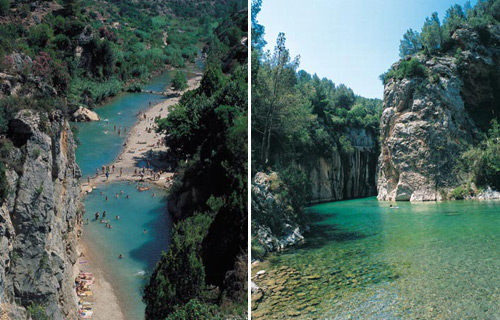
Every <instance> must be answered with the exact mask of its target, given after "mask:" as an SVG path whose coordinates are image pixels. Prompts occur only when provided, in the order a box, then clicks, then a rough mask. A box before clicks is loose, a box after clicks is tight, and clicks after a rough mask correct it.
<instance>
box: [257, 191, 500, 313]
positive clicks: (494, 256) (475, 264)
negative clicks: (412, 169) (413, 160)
mask: <svg viewBox="0 0 500 320" xmlns="http://www.w3.org/2000/svg"><path fill="white" fill-rule="evenodd" d="M397 206H398V207H399V208H389V203H386V202H385V203H384V202H378V201H377V200H376V199H375V198H366V199H358V200H350V201H341V202H333V203H326V204H321V205H316V206H313V207H310V208H308V213H309V216H310V217H311V219H312V220H313V223H312V228H311V230H310V234H309V236H308V241H307V242H306V243H305V244H303V245H301V246H300V247H297V248H294V249H292V250H289V251H287V252H285V253H282V254H276V255H273V256H272V257H271V259H270V265H269V266H268V268H267V270H268V272H269V273H271V277H264V278H263V279H259V280H257V281H258V284H259V285H261V286H266V285H267V286H268V287H269V288H271V289H272V290H271V293H270V294H269V295H268V296H267V297H265V298H264V299H263V301H262V303H261V304H260V305H258V311H259V313H258V315H261V316H262V315H265V314H267V316H266V318H289V317H290V316H292V315H293V316H296V317H297V318H303V319H307V318H321V319H500V254H499V252H500V202H479V201H455V202H443V203H408V202H404V203H399V202H398V203H397ZM269 278H274V279H277V282H279V283H278V284H274V283H273V282H272V281H270V280H269ZM277 286H282V287H279V288H278V287H277Z"/></svg>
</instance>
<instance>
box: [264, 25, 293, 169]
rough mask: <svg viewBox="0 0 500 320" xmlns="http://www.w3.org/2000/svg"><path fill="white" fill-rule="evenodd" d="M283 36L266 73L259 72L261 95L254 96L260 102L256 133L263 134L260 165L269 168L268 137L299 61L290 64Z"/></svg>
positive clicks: (290, 87)
mask: <svg viewBox="0 0 500 320" xmlns="http://www.w3.org/2000/svg"><path fill="white" fill-rule="evenodd" d="M285 41H286V39H285V34H284V33H280V34H279V35H278V39H277V40H276V47H275V48H274V54H273V55H272V56H271V57H270V58H269V61H268V66H269V68H268V69H267V70H262V72H261V74H262V76H263V77H264V78H263V79H262V81H261V83H262V86H261V88H260V89H261V91H260V92H259V93H257V97H258V98H259V99H260V101H256V102H257V103H256V105H258V107H257V113H259V114H257V115H256V116H257V117H259V118H260V120H261V126H262V128H259V129H257V128H256V129H257V130H259V131H261V133H262V143H261V145H260V157H259V158H260V161H261V163H262V164H263V165H266V164H268V162H269V154H270V150H271V137H272V135H273V131H274V129H275V127H276V122H277V120H278V119H277V118H279V117H280V114H281V111H282V109H283V108H284V107H286V106H287V105H288V104H287V100H288V98H290V95H288V94H289V93H290V90H291V91H293V90H294V89H293V88H294V84H295V83H296V82H297V77H296V74H295V70H296V69H297V67H298V65H299V57H296V58H295V59H294V60H293V61H291V59H290V54H289V52H288V49H286V47H285Z"/></svg>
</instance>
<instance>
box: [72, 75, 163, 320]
mask: <svg viewBox="0 0 500 320" xmlns="http://www.w3.org/2000/svg"><path fill="white" fill-rule="evenodd" d="M169 82H170V73H168V72H167V73H165V74H163V75H161V76H158V77H155V78H153V79H152V81H151V82H150V83H149V84H148V85H147V86H145V89H147V90H154V91H163V89H164V88H165V86H166V85H168V83H169ZM161 99H165V98H164V97H162V96H159V95H153V94H147V93H123V94H120V95H119V96H117V97H115V98H113V99H111V100H110V101H109V102H108V103H107V104H106V105H104V106H102V107H99V108H96V109H95V111H96V112H97V113H98V114H99V117H100V118H101V119H102V120H104V119H108V120H109V122H105V121H99V122H87V123H78V124H77V125H78V127H79V130H78V134H77V138H78V140H79V145H78V146H77V149H76V158H77V163H78V164H79V166H80V168H81V170H82V174H83V179H84V180H85V179H86V177H87V176H88V175H94V174H95V169H96V168H101V166H102V165H106V164H110V163H112V162H113V161H114V160H115V159H116V158H117V157H118V155H119V153H120V152H121V150H122V145H123V142H124V141H125V139H126V136H127V135H126V134H124V133H122V134H121V135H120V136H119V135H118V134H117V132H114V130H113V126H114V125H116V126H117V127H119V126H122V128H123V126H127V129H128V130H130V127H132V126H133V125H134V124H135V123H136V121H137V118H136V114H137V113H138V112H139V111H140V110H145V109H146V108H147V107H148V105H149V102H151V103H156V102H158V101H159V100H161ZM122 130H123V129H122ZM106 131H107V133H106ZM127 133H128V131H127ZM122 190H123V192H124V193H123V194H121V195H120V197H119V198H118V199H117V198H115V194H116V193H118V194H120V191H122ZM101 191H102V192H103V193H104V194H103V195H101V194H100V192H101ZM153 192H154V193H155V194H156V196H155V197H152V196H151V195H152V193H153ZM127 194H128V195H129V196H130V198H129V199H126V198H125V196H126V195H127ZM106 195H107V196H108V201H105V196H106ZM84 202H85V206H86V213H85V216H84V219H87V218H88V219H89V221H90V223H89V225H84V232H83V236H82V237H83V238H84V242H85V243H86V244H87V245H88V246H89V248H87V249H88V250H92V253H93V256H94V257H96V260H98V261H99V265H100V266H102V271H103V273H104V275H105V278H106V280H107V281H108V282H110V283H111V285H112V286H113V289H114V290H115V293H116V294H117V296H118V299H119V302H120V303H121V306H122V307H123V308H124V314H125V315H126V317H127V319H134V320H135V319H143V318H144V307H145V306H144V304H143V303H142V288H143V286H144V284H145V282H146V281H147V279H148V276H149V275H150V273H151V271H152V269H153V267H154V265H155V263H156V262H157V261H158V260H159V258H160V256H161V252H162V250H167V249H168V245H169V237H170V230H171V226H172V223H171V219H170V216H169V215H168V213H167V209H166V194H165V193H164V191H162V190H159V189H156V188H152V189H151V190H149V191H145V192H139V191H137V190H136V185H135V184H128V183H126V182H120V183H110V184H106V185H103V186H100V187H99V188H98V189H96V190H94V192H92V193H91V194H89V195H87V196H86V197H85V199H84ZM104 210H105V211H106V212H107V217H106V219H109V220H111V224H112V226H113V228H112V229H108V228H105V225H104V224H100V223H99V222H98V221H95V220H94V213H95V212H96V211H99V212H100V213H101V214H102V211H104ZM116 215H119V216H120V219H119V220H116V219H115V216H116ZM144 229H147V235H145V234H144V233H143V230H144ZM120 254H122V255H123V256H124V259H118V256H119V255H120Z"/></svg>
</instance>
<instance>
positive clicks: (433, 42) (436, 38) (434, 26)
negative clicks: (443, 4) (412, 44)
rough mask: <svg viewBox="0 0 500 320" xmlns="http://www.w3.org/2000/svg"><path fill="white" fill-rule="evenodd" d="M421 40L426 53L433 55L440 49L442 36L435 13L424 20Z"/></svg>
mask: <svg viewBox="0 0 500 320" xmlns="http://www.w3.org/2000/svg"><path fill="white" fill-rule="evenodd" d="M421 39H422V45H423V47H424V50H425V51H426V53H433V52H436V51H437V50H439V49H441V45H442V43H443V36H442V30H441V23H440V21H439V18H438V14H437V12H434V13H433V14H432V16H431V17H430V18H429V17H427V18H426V19H425V23H424V26H423V27H422V33H421Z"/></svg>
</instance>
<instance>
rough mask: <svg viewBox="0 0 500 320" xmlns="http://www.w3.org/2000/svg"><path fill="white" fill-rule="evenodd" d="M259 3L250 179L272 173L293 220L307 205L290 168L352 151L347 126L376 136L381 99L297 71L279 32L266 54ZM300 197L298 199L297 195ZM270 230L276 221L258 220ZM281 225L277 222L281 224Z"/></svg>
mask: <svg viewBox="0 0 500 320" xmlns="http://www.w3.org/2000/svg"><path fill="white" fill-rule="evenodd" d="M260 5H261V1H253V2H252V69H251V74H252V175H254V174H255V173H256V172H257V171H277V172H279V176H280V179H281V182H282V183H281V184H280V185H281V186H282V187H280V188H279V190H277V192H280V193H282V194H283V195H284V196H286V195H290V194H293V197H292V198H293V201H292V206H293V210H294V212H295V214H297V215H298V216H297V219H296V220H299V221H302V220H303V219H301V218H300V214H301V212H302V211H303V208H304V205H305V204H306V203H307V201H308V197H307V188H306V189H304V186H307V179H306V176H305V174H304V172H303V171H302V170H301V169H299V167H298V166H297V165H296V163H297V162H298V161H300V160H301V159H302V158H304V157H307V156H310V155H317V156H323V157H325V158H329V157H331V156H332V154H333V152H335V151H339V152H340V153H341V154H343V155H348V154H350V153H352V152H353V150H354V149H353V146H352V145H351V142H350V139H349V129H350V128H363V129H366V130H368V131H371V132H373V133H375V134H376V133H377V132H378V124H379V116H380V112H381V109H382V101H381V100H379V99H367V98H363V97H360V96H358V95H355V94H354V92H353V91H352V90H351V89H350V88H348V87H347V86H345V85H343V84H339V85H336V84H335V83H334V82H333V81H331V80H329V79H326V78H323V79H320V78H319V77H318V76H317V75H316V74H314V75H311V74H309V73H307V72H306V71H303V70H301V71H297V69H298V67H299V57H296V58H292V57H290V54H289V52H288V50H287V48H286V46H285V40H286V39H285V35H284V34H282V33H281V34H279V36H278V39H277V42H276V46H275V48H274V51H273V52H272V53H265V52H264V51H263V47H264V46H265V41H264V40H263V34H264V27H263V26H262V25H260V24H259V23H258V21H257V14H258V12H259V11H260ZM297 195H300V196H297ZM258 214H259V213H258V212H256V213H254V216H253V221H258V222H261V223H263V224H265V225H267V226H269V227H271V229H275V228H273V227H272V226H273V225H279V224H280V219H281V218H280V217H259V216H258ZM282 221H283V220H282Z"/></svg>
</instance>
